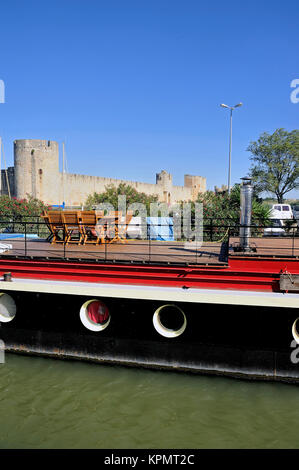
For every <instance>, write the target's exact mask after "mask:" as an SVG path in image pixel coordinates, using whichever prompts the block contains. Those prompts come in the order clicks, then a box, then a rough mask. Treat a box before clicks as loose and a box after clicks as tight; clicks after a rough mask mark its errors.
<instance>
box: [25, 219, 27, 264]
mask: <svg viewBox="0 0 299 470" xmlns="http://www.w3.org/2000/svg"><path fill="white" fill-rule="evenodd" d="M25 256H27V222H25Z"/></svg>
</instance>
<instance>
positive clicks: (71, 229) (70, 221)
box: [61, 211, 83, 245]
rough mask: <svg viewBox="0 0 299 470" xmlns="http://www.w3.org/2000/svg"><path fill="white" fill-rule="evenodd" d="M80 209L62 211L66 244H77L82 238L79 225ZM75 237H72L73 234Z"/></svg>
mask: <svg viewBox="0 0 299 470" xmlns="http://www.w3.org/2000/svg"><path fill="white" fill-rule="evenodd" d="M79 212H80V211H63V212H62V213H61V214H62V222H63V227H64V232H65V238H64V242H65V244H66V245H68V244H69V243H76V244H77V245H78V244H79V243H81V240H82V238H83V234H82V232H81V227H80V218H79V217H80V216H79ZM74 235H75V236H76V238H72V237H73V236H74Z"/></svg>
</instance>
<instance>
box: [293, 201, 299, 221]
mask: <svg viewBox="0 0 299 470" xmlns="http://www.w3.org/2000/svg"><path fill="white" fill-rule="evenodd" d="M292 209H293V216H294V218H295V219H296V220H297V222H299V205H298V204H296V205H295V206H293V207H292Z"/></svg>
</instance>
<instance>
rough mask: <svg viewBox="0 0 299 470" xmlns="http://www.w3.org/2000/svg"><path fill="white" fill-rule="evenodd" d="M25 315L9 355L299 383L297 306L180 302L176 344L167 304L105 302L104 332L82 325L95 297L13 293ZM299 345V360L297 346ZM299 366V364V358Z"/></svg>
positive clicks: (9, 341) (9, 335) (4, 333)
mask: <svg viewBox="0 0 299 470" xmlns="http://www.w3.org/2000/svg"><path fill="white" fill-rule="evenodd" d="M9 295H11V296H12V297H13V299H14V301H15V303H16V307H17V314H16V316H15V318H14V319H13V320H12V321H10V322H8V323H1V326H0V339H1V340H3V341H4V343H5V350H6V351H10V352H16V353H22V354H34V355H35V354H37V355H42V356H51V357H56V358H63V359H79V360H87V361H92V362H98V363H105V364H121V365H126V366H138V367H146V368H152V369H161V370H165V369H166V370H181V371H185V372H192V373H204V374H216V375H225V376H233V377H238V378H247V379H259V380H276V381H287V382H298V381H299V363H297V355H298V358H299V346H298V345H296V344H294V342H293V337H292V333H291V330H292V324H293V322H294V320H295V319H296V318H297V316H296V314H297V312H296V310H297V309H292V308H275V307H252V306H242V305H215V304H198V303H184V302H180V303H179V302H176V305H178V306H179V307H180V308H181V309H182V310H183V311H184V313H185V316H186V319H187V327H186V329H185V331H184V333H183V334H181V335H180V336H178V337H175V338H166V337H163V336H161V335H160V334H159V333H158V332H157V331H156V330H155V328H154V326H153V314H154V311H155V310H156V309H157V308H158V307H160V306H161V305H163V304H165V303H166V302H163V301H149V300H132V299H124V300H123V299H115V298H102V300H103V301H104V302H105V304H106V305H107V306H108V308H109V310H110V314H111V321H110V323H109V325H108V327H107V328H106V329H105V330H103V331H100V332H93V331H90V330H88V329H87V328H85V326H84V325H83V324H82V322H81V320H80V317H79V311H80V308H81V306H82V304H83V303H84V302H86V300H89V298H90V297H89V298H87V297H83V296H74V295H60V294H36V293H26V292H12V293H10V294H9ZM297 347H298V354H297V353H296V348H297ZM298 360H299V359H298Z"/></svg>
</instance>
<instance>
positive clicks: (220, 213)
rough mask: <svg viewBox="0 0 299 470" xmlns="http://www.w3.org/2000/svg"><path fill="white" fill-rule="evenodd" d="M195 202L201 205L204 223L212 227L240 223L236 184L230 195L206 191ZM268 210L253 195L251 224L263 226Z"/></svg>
mask: <svg viewBox="0 0 299 470" xmlns="http://www.w3.org/2000/svg"><path fill="white" fill-rule="evenodd" d="M197 202H201V203H202V204H203V218H204V222H205V223H209V222H211V223H213V224H214V225H220V226H221V225H224V226H227V225H234V224H239V222H240V185H239V184H236V185H235V186H234V187H233V188H232V190H231V192H230V194H228V193H227V192H225V193H214V192H213V191H206V192H205V193H202V194H199V195H198V199H197ZM269 216H270V209H269V208H268V206H267V205H266V204H263V203H262V202H261V200H260V199H259V198H258V197H257V195H256V194H255V193H254V194H253V198H252V217H251V220H252V223H253V224H256V225H265V224H267V223H268V222H269Z"/></svg>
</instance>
